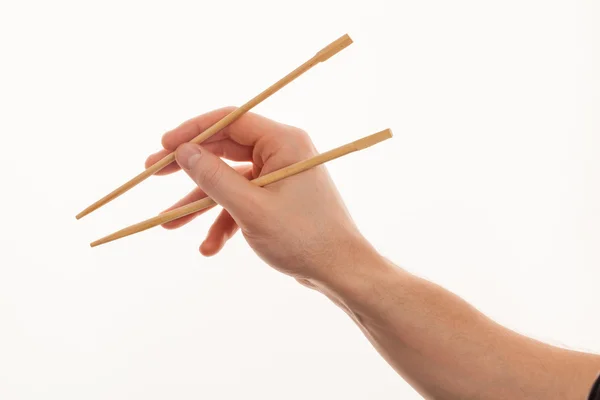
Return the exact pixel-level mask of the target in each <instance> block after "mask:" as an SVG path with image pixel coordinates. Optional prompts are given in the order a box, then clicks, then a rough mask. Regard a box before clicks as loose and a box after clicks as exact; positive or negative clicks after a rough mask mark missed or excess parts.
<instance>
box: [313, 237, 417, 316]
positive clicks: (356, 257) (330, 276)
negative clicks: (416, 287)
mask: <svg viewBox="0 0 600 400" xmlns="http://www.w3.org/2000/svg"><path fill="white" fill-rule="evenodd" d="M319 271H320V273H319V274H318V276H315V277H314V278H313V279H311V282H312V284H313V287H315V288H316V289H317V290H319V291H320V292H322V293H323V294H325V295H326V296H328V297H329V298H330V299H331V300H333V301H334V302H335V303H336V304H338V305H340V306H341V307H342V308H344V309H345V310H346V312H350V313H352V314H354V315H355V316H358V314H367V313H369V310H370V309H371V306H374V305H375V304H377V303H379V300H380V298H381V296H382V295H383V293H382V290H385V288H386V287H387V286H389V285H390V284H392V285H394V284H395V283H397V281H398V279H402V278H403V277H404V276H405V275H408V274H407V273H406V272H404V271H403V270H402V269H400V268H398V267H397V266H395V265H394V264H392V263H391V262H389V261H388V260H387V259H386V258H385V257H383V256H382V255H381V254H379V253H378V252H377V250H375V248H373V246H372V245H371V244H370V243H369V242H368V241H367V240H366V239H365V238H364V237H362V236H360V235H356V236H355V237H352V238H350V239H348V240H347V241H344V243H343V244H339V246H338V248H337V249H336V255H335V257H333V259H332V260H330V261H329V262H328V263H327V265H322V266H321V267H320V268H319Z"/></svg>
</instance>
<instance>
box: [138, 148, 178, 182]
mask: <svg viewBox="0 0 600 400" xmlns="http://www.w3.org/2000/svg"><path fill="white" fill-rule="evenodd" d="M170 153H171V152H170V151H169V150H165V149H163V150H160V151H157V152H156V153H154V154H152V155H150V157H148V158H147V159H146V162H145V163H144V168H146V169H148V168H150V167H151V166H153V165H154V164H156V163H157V162H159V161H160V160H162V159H163V158H165V157H166V156H168V155H169V154H170ZM180 169H181V168H180V167H179V164H177V163H176V162H173V163H171V164H169V165H167V166H166V167H164V168H163V169H161V170H160V171H158V172H155V173H154V175H159V176H160V175H168V174H172V173H173V172H177V171H179V170H180Z"/></svg>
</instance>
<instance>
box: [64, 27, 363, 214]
mask: <svg viewBox="0 0 600 400" xmlns="http://www.w3.org/2000/svg"><path fill="white" fill-rule="evenodd" d="M351 44H352V39H351V38H350V36H348V35H347V34H346V35H344V36H341V37H340V38H339V39H337V40H335V41H333V42H331V43H330V44H329V45H327V46H326V47H324V48H323V49H322V50H320V51H319V52H317V54H315V55H314V56H313V57H312V58H311V59H310V60H308V61H306V62H305V63H304V64H302V65H301V66H299V67H298V68H296V69H295V70H294V71H292V72H290V73H289V74H288V75H286V76H285V77H283V78H282V79H280V80H279V81H278V82H276V83H274V84H273V85H272V86H270V87H269V88H267V89H266V90H264V91H263V92H262V93H260V94H259V95H257V96H256V97H254V98H253V99H252V100H250V101H248V102H247V103H246V104H244V105H243V106H241V107H239V108H237V109H236V110H234V111H232V112H231V113H230V114H228V115H227V116H225V117H224V118H223V119H221V120H220V121H218V122H217V123H215V124H214V125H212V126H211V127H210V128H208V129H206V130H205V131H204V132H202V133H201V134H199V135H198V136H196V137H195V138H194V139H192V140H191V142H192V143H202V142H203V141H205V140H206V139H208V138H209V137H211V136H212V135H214V134H215V133H217V132H219V131H220V130H222V129H223V128H225V127H226V126H228V125H229V124H231V123H232V122H233V121H235V120H236V119H238V118H239V117H241V116H242V115H243V114H245V113H246V112H248V111H249V110H251V109H252V108H254V107H255V106H256V105H258V104H259V103H261V102H262V101H263V100H265V99H267V98H269V97H270V96H271V95H273V94H274V93H275V92H277V91H278V90H279V89H281V88H282V87H284V86H285V85H287V84H288V83H290V82H291V81H293V80H294V79H296V78H297V77H299V76H300V75H302V74H303V73H305V72H306V71H308V70H309V69H311V68H312V67H314V66H315V65H317V64H318V63H321V62H324V61H327V60H328V59H329V58H330V57H332V56H334V55H335V54H337V53H338V52H340V51H341V50H343V49H345V48H346V47H348V46H350V45H351ZM174 160H175V153H170V154H169V155H167V156H165V157H164V158H163V159H162V160H160V161H159V162H157V163H156V164H154V165H152V166H151V167H149V168H147V169H146V170H145V171H144V172H142V173H141V174H139V175H137V176H136V177H134V178H132V179H130V180H129V181H127V182H126V183H124V184H123V185H121V186H119V187H118V188H117V189H115V190H113V191H112V192H110V193H109V194H107V195H106V196H104V197H103V198H101V199H100V200H98V201H96V202H95V203H93V204H92V205H90V206H89V207H87V208H86V209H85V210H83V211H82V212H80V213H79V214H77V216H76V218H77V219H80V218H82V217H85V216H86V215H88V214H89V213H91V212H92V211H95V210H97V209H98V208H100V207H102V206H103V205H105V204H107V203H108V202H110V201H112V200H114V199H116V198H117V197H119V196H120V195H122V194H123V193H125V192H127V191H128V190H129V189H131V188H133V187H134V186H136V185H138V184H139V183H141V182H143V181H144V180H146V179H147V178H148V177H150V176H151V175H154V174H155V173H156V172H158V171H160V170H161V169H163V168H164V167H166V166H167V165H169V164H171V163H172V162H173V161H174Z"/></svg>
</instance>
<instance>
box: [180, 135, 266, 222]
mask: <svg viewBox="0 0 600 400" xmlns="http://www.w3.org/2000/svg"><path fill="white" fill-rule="evenodd" d="M175 159H176V160H177V163H178V164H179V166H181V168H182V169H183V170H184V171H185V172H187V174H188V175H189V176H190V178H192V179H193V180H194V182H196V184H197V185H198V186H199V187H200V189H202V190H203V191H204V193H206V194H207V195H208V196H209V197H210V198H212V199H213V200H214V201H216V202H217V203H219V204H220V205H221V206H223V208H225V209H226V210H227V211H229V213H230V214H231V215H232V216H233V217H234V218H235V219H238V218H244V217H246V215H247V214H248V213H255V212H256V208H257V207H258V206H259V205H260V204H261V201H260V197H261V196H262V195H263V193H261V191H260V188H258V187H257V186H255V185H254V184H252V183H250V181H249V180H248V179H246V178H244V177H243V176H242V175H240V174H239V173H237V172H236V171H235V170H234V169H233V168H231V167H230V166H229V165H227V164H226V163H225V162H223V160H221V159H220V158H219V157H217V156H215V155H214V154H212V153H211V152H210V151H208V150H206V149H203V148H201V147H200V146H198V145H197V144H194V143H184V144H182V145H181V146H179V147H178V148H177V151H176V152H175Z"/></svg>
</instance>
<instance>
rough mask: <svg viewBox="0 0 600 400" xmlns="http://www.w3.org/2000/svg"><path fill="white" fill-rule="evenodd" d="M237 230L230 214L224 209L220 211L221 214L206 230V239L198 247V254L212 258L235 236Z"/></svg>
mask: <svg viewBox="0 0 600 400" xmlns="http://www.w3.org/2000/svg"><path fill="white" fill-rule="evenodd" d="M238 229H239V228H238V225H237V223H236V222H235V220H234V219H233V217H232V216H231V214H229V212H227V210H225V209H223V210H221V213H220V214H219V216H218V217H217V219H216V220H215V222H214V223H213V224H212V226H211V227H210V229H209V230H208V234H207V235H206V239H204V241H203V242H202V244H201V245H200V253H202V255H204V256H207V257H210V256H214V255H215V254H217V253H218V252H219V251H220V250H221V249H222V248H223V246H224V245H225V243H226V242H227V240H229V238H231V237H232V236H233V235H235V233H236V232H237V230H238Z"/></svg>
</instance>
